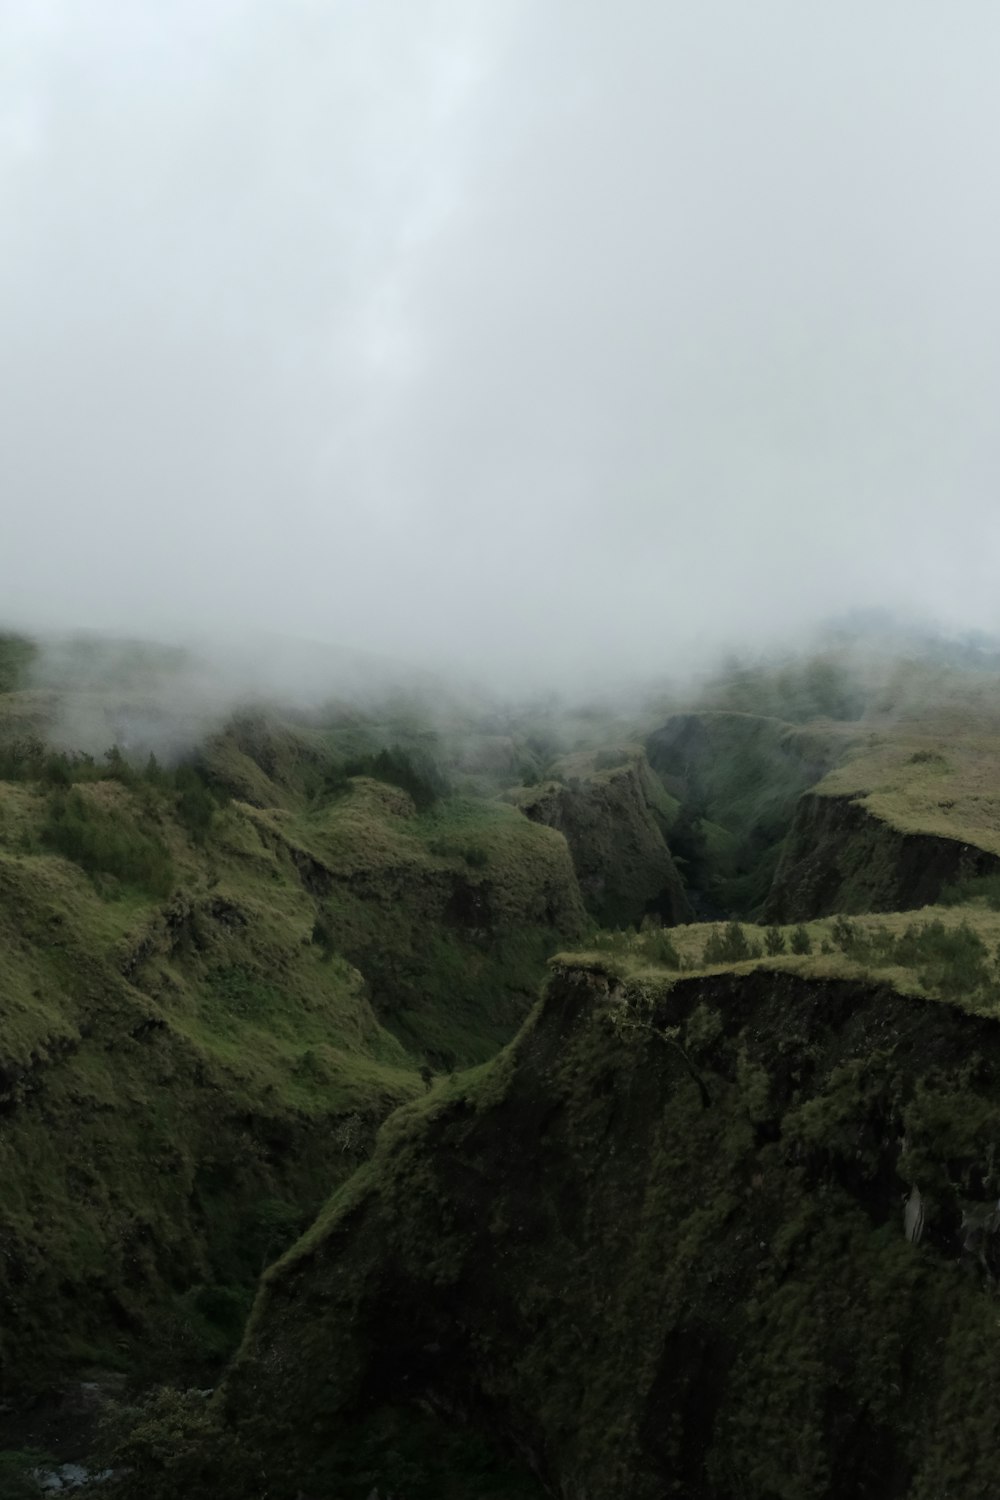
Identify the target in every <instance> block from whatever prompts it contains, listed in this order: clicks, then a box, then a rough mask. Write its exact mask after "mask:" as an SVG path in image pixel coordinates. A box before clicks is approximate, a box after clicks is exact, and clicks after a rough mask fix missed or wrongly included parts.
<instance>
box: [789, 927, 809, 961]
mask: <svg viewBox="0 0 1000 1500" xmlns="http://www.w3.org/2000/svg"><path fill="white" fill-rule="evenodd" d="M791 949H792V952H793V953H803V954H804V953H811V952H812V939H811V938H810V936H809V934H808V932H807V931H806V929H805V928H804V927H803V926H802V924H801V923H800V924H799V926H798V927H796V929H795V931H794V932H793V933H792V942H791Z"/></svg>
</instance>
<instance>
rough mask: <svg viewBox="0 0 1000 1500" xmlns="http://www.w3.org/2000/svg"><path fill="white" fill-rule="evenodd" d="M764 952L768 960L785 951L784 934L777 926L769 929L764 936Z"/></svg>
mask: <svg viewBox="0 0 1000 1500" xmlns="http://www.w3.org/2000/svg"><path fill="white" fill-rule="evenodd" d="M764 951H765V953H767V955H768V957H769V958H777V956H778V954H779V953H784V951H785V934H784V933H783V932H782V930H781V928H780V927H778V926H774V927H769V928H768V929H767V931H766V932H765V934H764Z"/></svg>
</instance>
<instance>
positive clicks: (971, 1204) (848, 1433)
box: [150, 964, 1000, 1500]
mask: <svg viewBox="0 0 1000 1500" xmlns="http://www.w3.org/2000/svg"><path fill="white" fill-rule="evenodd" d="M998 1064H1000V1022H997V1021H996V1020H992V1019H982V1018H977V1017H974V1016H971V1015H969V1014H967V1013H965V1012H964V1011H962V1010H961V1009H958V1008H955V1007H952V1006H949V1005H946V1004H943V1003H941V1002H936V1001H922V1000H917V999H913V998H907V997H903V996H900V995H899V994H897V993H895V992H893V991H890V990H887V989H884V988H879V987H874V986H872V985H865V984H860V983H853V982H843V981H825V982H824V981H821V980H819V979H817V978H810V977H805V976H804V975H801V974H799V975H796V974H792V973H789V972H784V973H779V972H774V971H769V970H767V969H766V968H765V969H758V970H755V971H754V972H751V973H742V974H739V973H733V974H722V975H715V976H701V977H693V976H692V977H691V978H687V979H680V980H675V981H673V982H672V983H671V982H669V981H667V980H654V979H652V978H648V979H646V980H643V981H642V982H639V981H629V982H623V981H621V980H619V979H617V978H616V977H615V976H614V974H613V973H611V972H609V971H607V970H605V969H603V968H601V967H599V966H596V965H594V964H590V965H583V966H578V967H572V966H568V967H564V968H562V969H561V970H559V971H557V973H556V975H555V977H554V979H553V982H552V983H551V985H550V987H549V990H548V993H547V996H546V998H545V1000H544V1002H543V1004H542V1006H541V1007H540V1009H539V1010H538V1011H537V1012H536V1013H535V1014H534V1016H533V1017H532V1019H531V1021H530V1022H529V1023H528V1024H527V1025H526V1026H525V1028H524V1029H523V1030H522V1032H521V1033H520V1035H519V1037H518V1038H517V1040H516V1041H515V1043H514V1044H512V1046H511V1047H510V1048H509V1049H508V1050H507V1051H506V1052H505V1053H504V1054H502V1055H501V1056H500V1057H499V1058H498V1059H497V1060H496V1061H495V1062H494V1063H493V1064H491V1065H490V1066H489V1067H488V1068H486V1069H484V1070H481V1071H480V1072H479V1073H478V1074H477V1075H473V1076H466V1077H465V1078H456V1079H455V1080H453V1081H452V1083H451V1084H450V1085H448V1086H447V1087H442V1088H441V1089H440V1090H439V1091H435V1093H434V1094H432V1095H431V1096H430V1098H429V1099H428V1100H427V1101H426V1102H421V1103H420V1104H417V1105H415V1106H407V1107H405V1108H404V1109H402V1110H400V1111H398V1112H397V1113H396V1114H395V1115H394V1116H393V1117H392V1118H391V1120H390V1121H389V1122H388V1123H387V1125H386V1126H385V1127H384V1128H383V1131H382V1135H381V1139H380V1145H379V1148H378V1151H377V1153H376V1156H375V1158H374V1160H373V1162H372V1163H370V1164H369V1166H368V1167H367V1168H365V1169H363V1171H362V1172H361V1173H360V1174H358V1176H357V1177H356V1178H355V1179H353V1180H352V1181H351V1183H349V1184H348V1185H347V1187H346V1188H345V1189H343V1190H342V1192H341V1194H340V1195H339V1196H337V1197H336V1198H334V1200H333V1201H332V1202H331V1204H330V1206H329V1208H328V1210H327V1211H326V1212H325V1213H324V1215H323V1216H321V1218H320V1220H319V1221H318V1222H317V1224H316V1225H315V1226H314V1228H313V1229H312V1230H311V1231H310V1232H309V1233H308V1234H307V1235H306V1236H305V1238H304V1239H303V1240H302V1241H301V1242H300V1243H299V1244H298V1245H297V1246H296V1247H295V1248H294V1249H293V1250H292V1251H291V1252H290V1253H289V1254H288V1255H287V1256H286V1257H285V1258H284V1260H283V1261H281V1262H280V1263H279V1264H278V1265H277V1266H275V1267H274V1268H272V1270H271V1271H270V1272H269V1273H268V1274H267V1276H266V1278H265V1284H264V1289H263V1292H262V1294H261V1297H260V1298H259V1301H258V1306H257V1309H256V1313H255V1316H254V1319H253V1320H252V1324H251V1329H250V1333H249V1336H248V1339H247V1342H246V1344H245V1346H244V1349H243V1352H242V1354H241V1356H240V1358H239V1360H238V1361H237V1364H236V1367H235V1368H234V1370H233V1372H232V1375H231V1378H230V1379H229V1381H228V1384H227V1386H226V1388H225V1391H224V1396H223V1399H222V1400H221V1401H220V1403H219V1404H218V1406H217V1410H216V1417H217V1420H218V1422H219V1424H220V1426H219V1432H218V1434H217V1436H219V1437H220V1440H223V1439H224V1437H225V1434H227V1433H228V1434H229V1442H230V1444H233V1443H234V1442H235V1446H230V1447H229V1449H228V1454H229V1456H228V1458H227V1459H226V1461H225V1463H224V1464H222V1465H221V1467H220V1465H219V1462H218V1461H217V1460H215V1459H213V1457H212V1453H211V1446H210V1445H209V1446H205V1447H203V1450H202V1461H201V1462H200V1464H198V1465H196V1468H195V1472H197V1473H198V1474H200V1475H201V1482H202V1483H203V1484H204V1486H205V1488H204V1493H205V1494H206V1495H207V1494H209V1493H211V1494H213V1495H215V1496H229V1495H236V1494H243V1493H245V1488H241V1486H244V1487H245V1485H246V1483H247V1475H248V1474H251V1473H252V1474H253V1475H254V1476H255V1479H254V1483H255V1484H256V1485H257V1486H258V1489H259V1491H260V1492H261V1493H266V1494H267V1495H268V1496H269V1497H274V1500H278V1497H281V1500H284V1497H286V1496H289V1497H291V1496H294V1495H295V1494H296V1493H297V1492H298V1491H301V1492H304V1493H317V1494H326V1493H331V1494H333V1493H336V1494H338V1495H343V1496H345V1497H351V1496H355V1495H357V1496H362V1497H364V1496H366V1495H367V1494H368V1493H369V1491H370V1489H371V1488H372V1486H373V1485H379V1484H380V1483H382V1484H383V1485H384V1484H385V1483H386V1475H385V1473H383V1474H381V1475H380V1472H379V1467H378V1458H377V1456H376V1457H375V1459H372V1457H371V1443H370V1441H367V1440H366V1438H365V1434H366V1432H368V1431H369V1430H370V1426H371V1423H372V1422H373V1421H379V1420H384V1414H385V1413H386V1412H387V1411H397V1412H400V1411H406V1410H409V1411H414V1412H416V1413H420V1414H422V1415H421V1417H420V1420H421V1421H423V1422H424V1423H425V1424H428V1426H429V1427H430V1429H431V1430H433V1425H434V1424H435V1423H437V1424H438V1425H439V1428H440V1431H441V1433H442V1434H443V1435H446V1434H447V1433H449V1432H453V1431H454V1430H455V1429H456V1428H461V1427H463V1426H471V1427H472V1428H474V1429H476V1430H478V1431H480V1432H482V1433H486V1434H489V1435H490V1436H491V1437H492V1439H493V1440H494V1441H496V1442H498V1443H500V1444H502V1445H503V1446H505V1447H506V1448H507V1449H508V1450H509V1451H510V1452H511V1453H512V1454H516V1455H517V1456H518V1457H519V1459H520V1461H521V1463H522V1464H523V1465H525V1466H526V1467H527V1468H528V1469H530V1470H531V1471H532V1472H533V1473H534V1474H535V1476H536V1477H537V1479H538V1481H539V1483H540V1484H541V1486H542V1487H543V1489H544V1492H545V1493H546V1494H549V1495H552V1496H557V1497H561V1500H581V1497H586V1500H620V1497H621V1496H623V1495H628V1496H630V1497H632V1500H661V1497H665V1496H667V1495H674V1494H678V1495H684V1496H686V1497H689V1500H821V1497H822V1500H834V1497H836V1500H853V1497H861V1496H879V1497H894V1496H898V1497H903V1496H906V1497H908V1500H940V1497H942V1496H945V1495H954V1496H961V1497H962V1500H974V1497H977V1500H978V1497H981V1500H986V1497H987V1496H990V1495H993V1494H995V1464H994V1458H993V1441H992V1439H993V1417H992V1403H991V1402H990V1401H989V1400H987V1399H984V1397H983V1393H984V1392H988V1391H991V1390H993V1389H994V1388H995V1386H996V1383H997V1381H998V1379H1000V1344H998V1341H997V1340H996V1338H995V1337H994V1333H995V1329H994V1326H993V1325H994V1323H995V1317H994V1315H993V1311H991V1309H993V1310H994V1311H995V1301H994V1288H995V1285H996V1278H997V1274H998V1271H1000V1238H998V1222H1000V1221H998V1215H997V1212H996V1202H997V1198H998V1193H1000V1168H998V1164H997V1162H996V1159H995V1153H996V1148H995V1141H996V1128H997V1121H998V1119H1000V1083H998V1078H1000V1069H998ZM973 1398H975V1399H973ZM220 1435H221V1436H220ZM202 1438H203V1439H204V1433H203V1434H202ZM443 1440H444V1438H443V1439H442V1441H443ZM366 1444H367V1445H366ZM433 1447H434V1443H433V1438H431V1441H430V1449H433ZM362 1449H363V1450H364V1452H365V1453H366V1455H367V1457H366V1459H365V1462H364V1464H363V1465H359V1464H358V1462H357V1455H358V1453H359V1452H360V1451H361V1450H362ZM234 1453H239V1454H241V1455H242V1457H241V1459H240V1461H239V1462H240V1463H244V1464H245V1465H246V1466H247V1467H246V1468H245V1469H244V1470H243V1471H242V1473H240V1472H238V1470H239V1464H236V1467H234V1462H235V1460H234V1458H233V1454H234ZM389 1462H390V1459H389V1457H388V1455H386V1456H385V1457H384V1459H383V1465H384V1466H387V1465H388V1464H389ZM431 1466H432V1467H433V1465H431ZM209 1486H211V1487H209ZM422 1486H423V1487H422ZM403 1492H404V1493H406V1494H407V1495H408V1496H409V1495H410V1494H413V1495H416V1496H423V1495H425V1494H426V1495H429V1494H432V1493H438V1491H437V1490H435V1489H433V1488H432V1487H428V1486H427V1484H425V1482H424V1480H422V1479H421V1477H420V1473H419V1472H418V1471H414V1476H413V1477H412V1479H411V1487H410V1488H407V1489H404V1490H403ZM470 1492H471V1491H470ZM150 1493H151V1494H153V1493H156V1494H157V1495H158V1494H159V1492H158V1491H155V1490H151V1491H150ZM199 1493H200V1492H199ZM454 1493H456V1494H458V1493H465V1491H462V1490H461V1489H460V1488H459V1489H456V1490H455V1491H454ZM520 1493H528V1490H527V1489H525V1490H523V1491H520Z"/></svg>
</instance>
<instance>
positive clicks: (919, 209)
mask: <svg viewBox="0 0 1000 1500" xmlns="http://www.w3.org/2000/svg"><path fill="white" fill-rule="evenodd" d="M998 76H1000V9H998V7H997V6H996V5H995V4H991V3H987V0H966V3H964V4H962V5H960V6H945V5H943V4H941V3H940V0H841V3H839V4H837V5H830V4H820V3H819V0H756V3H755V4H752V5H751V4H746V3H744V0H683V3H681V0H615V3H614V4H612V3H611V0H600V3H596V0H549V3H546V0H530V3H527V0H525V3H521V0H280V3H278V0H266V3H265V0H171V3H170V4H159V3H153V0H117V3H114V0H0V193H2V202H0V312H2V337H0V477H2V483H0V497H2V498H0V507H2V519H3V526H2V533H0V615H3V616H5V617H6V618H7V619H8V620H13V621H15V622H18V623H22V624H27V625H34V626H37V625H59V626H65V625H83V626H90V627H95V626H96V627H110V628H115V629H124V630H130V631H133V632H146V633H167V634H171V633H173V634H176V633H177V632H178V631H183V630H190V629H196V630H202V629H219V630H225V631H227V632H229V633H233V632H236V633H239V632H241V631H245V630H247V629H250V628H255V629H267V630H273V631H278V632H282V633H284V634H289V635H301V636H308V637H313V638H317V639H321V640H329V641H336V642H344V643H347V644H350V645H365V646H368V647H370V648H373V649H376V650H379V651H386V652H389V653H391V654H393V655H395V656H403V657H408V658H412V659H414V660H420V661H422V662H432V663H436V664H442V663H452V664H456V665H458V666H460V667H461V668H463V669H465V670H473V671H482V672H484V673H493V672H499V671H505V672H510V671H514V672H516V671H517V670H518V669H519V668H520V666H521V665H522V664H524V663H527V662H533V663H534V664H535V666H536V668H537V667H538V666H539V664H541V665H542V666H543V667H544V669H545V670H549V669H551V670H552V671H553V672H559V671H562V670H565V669H566V667H567V665H571V664H572V663H574V662H575V661H578V660H579V659H580V658H581V657H586V658H588V659H589V660H597V661H600V662H610V663H614V662H616V661H621V662H627V663H628V666H629V669H630V670H635V669H636V668H637V667H642V668H645V667H649V668H650V669H656V670H669V669H670V667H671V664H672V663H673V662H674V661H676V660H677V659H678V658H680V657H683V656H684V655H685V653H688V652H690V651H691V650H692V649H694V647H695V645H697V644H698V643H700V642H704V641H706V640H710V641H713V642H714V641H717V640H720V639H725V638H727V637H731V638H733V639H735V640H737V641H742V642H746V641H748V640H755V639H758V638H764V637H766V636H767V635H769V634H771V633H773V632H776V631H777V632H780V631H789V632H791V633H792V634H793V635H797V634H798V633H799V632H801V631H802V629H803V628H804V627H805V626H807V625H809V624H810V623H811V622H813V621H814V620H816V619H818V618H820V617H822V616H824V615H826V614H830V613H840V612H843V611H845V610H848V609H851V608H853V607H858V606H871V605H873V604H886V605H889V606H891V607H902V608H909V609H913V610H919V611H923V612H931V613H934V614H938V615H940V616H942V617H943V618H944V619H946V620H950V621H953V622H956V623H968V624H974V625H981V626H987V627H994V626H996V625H997V624H998V623H1000V590H998V587H997V584H998V563H1000V491H998V476H1000V326H998V324H1000V295H998V291H997V277H998V274H1000V273H998V267H1000V207H998V200H997V195H996V191H995V181H994V178H995V166H994V160H995V156H996V152H997V149H998V145H1000V90H998V88H997V83H996V80H997V77H998Z"/></svg>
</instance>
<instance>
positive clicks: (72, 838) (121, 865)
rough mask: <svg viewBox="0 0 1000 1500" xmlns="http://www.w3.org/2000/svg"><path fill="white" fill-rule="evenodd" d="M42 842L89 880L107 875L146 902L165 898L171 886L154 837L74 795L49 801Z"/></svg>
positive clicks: (162, 851)
mask: <svg viewBox="0 0 1000 1500" xmlns="http://www.w3.org/2000/svg"><path fill="white" fill-rule="evenodd" d="M42 842H43V844H44V845H46V847H48V848H49V849H52V850H54V851H55V852H56V853H57V854H62V855H64V856H65V857H66V858H67V859H70V860H72V861H73V863H74V864H76V865H79V866H80V868H81V869H82V870H86V871H87V873H88V874H90V875H111V876H113V877H114V878H115V879H116V880H120V881H122V883H123V884H125V885H134V886H138V887H139V888H140V889H142V890H145V891H148V892H149V894H150V895H152V896H166V895H168V894H169V892H170V888H171V886H172V884H173V866H172V864H171V860H170V854H169V852H168V851H167V849H166V847H165V846H164V844H163V843H162V842H161V841H160V839H158V838H157V837H156V836H155V834H150V833H143V832H142V831H141V830H140V829H139V828H137V827H136V825H135V823H134V822H133V821H132V819H131V818H130V817H128V816H123V815H122V814H121V813H118V812H114V813H113V812H110V811H108V810H106V809H104V808H101V807H97V806H95V805H94V804H93V803H92V802H91V801H90V800H89V799H87V798H85V797H84V796H83V794H82V793H81V792H79V791H78V790H76V789H73V790H71V791H69V792H66V793H64V792H61V791H58V792H56V793H55V794H54V796H53V797H52V800H51V802H50V804H49V811H48V817H47V819H46V822H45V824H44V826H43V828H42Z"/></svg>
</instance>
